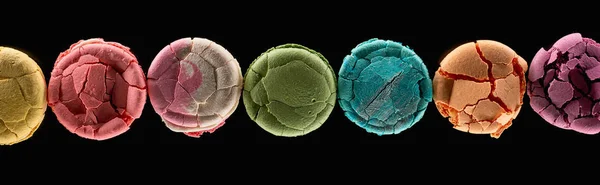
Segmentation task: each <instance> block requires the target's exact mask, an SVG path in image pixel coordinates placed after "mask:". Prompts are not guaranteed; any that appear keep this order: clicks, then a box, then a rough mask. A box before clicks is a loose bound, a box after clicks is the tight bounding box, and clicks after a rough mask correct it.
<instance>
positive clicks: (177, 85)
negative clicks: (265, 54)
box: [148, 38, 243, 137]
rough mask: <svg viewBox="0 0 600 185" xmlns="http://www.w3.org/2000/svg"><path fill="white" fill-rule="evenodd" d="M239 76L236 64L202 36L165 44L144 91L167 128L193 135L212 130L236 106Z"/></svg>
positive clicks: (151, 70)
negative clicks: (146, 89) (146, 90)
mask: <svg viewBox="0 0 600 185" xmlns="http://www.w3.org/2000/svg"><path fill="white" fill-rule="evenodd" d="M242 84H243V77H242V72H241V69H240V66H239V64H238V62H237V60H236V59H235V58H234V57H233V56H232V55H231V53H229V52H228V51H227V50H226V49H225V48H223V47H222V46H221V45H219V44H217V43H215V42H213V41H210V40H208V39H204V38H183V39H179V40H176V41H174V42H172V43H171V44H169V45H168V46H165V47H164V48H163V49H162V50H161V51H160V52H159V53H158V55H157V56H156V57H155V59H154V61H153V62H152V64H151V65H150V68H149V70H148V93H149V95H150V101H151V103H152V106H153V108H154V110H155V111H156V112H157V113H158V114H159V115H160V116H161V117H162V119H163V121H164V122H165V124H166V125H167V127H168V128H169V129H171V130H173V131H175V132H184V133H186V134H188V135H189V136H192V137H199V136H200V135H201V134H202V133H203V132H214V131H215V130H216V129H218V128H219V127H221V126H222V125H223V124H224V121H225V119H227V118H228V117H229V116H230V115H231V114H232V113H233V112H234V110H235V109H236V108H237V105H238V103H239V99H240V96H241V91H242V88H243V87H242Z"/></svg>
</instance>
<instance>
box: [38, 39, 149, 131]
mask: <svg viewBox="0 0 600 185" xmlns="http://www.w3.org/2000/svg"><path fill="white" fill-rule="evenodd" d="M145 103H146V77H145V75H144V72H143V71H142V68H141V67H140V65H139V64H138V61H137V59H136V57H135V56H134V55H133V53H131V52H130V51H129V48H127V47H125V46H123V45H121V44H119V43H116V42H105V41H104V40H103V39H99V38H97V39H89V40H81V41H79V42H77V43H75V44H73V45H71V47H70V48H69V49H68V50H66V51H65V52H62V53H60V55H59V56H58V58H57V59H56V62H55V64H54V68H53V69H52V74H51V77H50V82H49V84H48V105H49V106H50V108H52V111H53V112H54V113H55V114H56V118H57V119H58V121H59V122H60V123H61V124H62V125H63V126H64V127H65V128H66V129H67V130H69V131H70V132H72V133H75V134H77V135H78V136H80V137H83V138H87V139H93V140H106V139H110V138H113V137H116V136H118V135H120V134H123V133H124V132H125V131H127V130H129V127H130V126H131V124H132V122H133V121H134V120H135V119H137V118H139V117H140V115H141V114H142V110H143V108H144V104H145Z"/></svg>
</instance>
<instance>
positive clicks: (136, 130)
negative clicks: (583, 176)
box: [0, 14, 600, 148]
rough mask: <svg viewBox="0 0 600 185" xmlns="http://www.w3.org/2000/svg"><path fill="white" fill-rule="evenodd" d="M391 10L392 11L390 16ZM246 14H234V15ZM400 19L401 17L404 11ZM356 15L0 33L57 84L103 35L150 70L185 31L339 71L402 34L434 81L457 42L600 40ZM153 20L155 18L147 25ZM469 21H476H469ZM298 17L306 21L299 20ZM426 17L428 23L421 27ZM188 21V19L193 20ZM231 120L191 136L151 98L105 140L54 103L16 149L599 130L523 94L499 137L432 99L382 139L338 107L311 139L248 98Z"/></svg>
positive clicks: (241, 55)
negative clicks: (262, 121)
mask: <svg viewBox="0 0 600 185" xmlns="http://www.w3.org/2000/svg"><path fill="white" fill-rule="evenodd" d="M390 15H393V14H390ZM241 16H244V15H243V14H241V15H236V17H238V18H239V17H241ZM398 16H400V15H398ZM353 17H354V16H347V17H344V16H343V15H340V16H329V17H326V18H325V17H323V18H316V19H315V17H313V18H312V19H304V18H302V17H295V18H294V19H291V18H290V19H284V20H282V21H277V20H275V19H273V20H270V21H264V20H262V19H244V20H240V19H235V20H236V21H233V20H230V22H227V23H220V24H217V23H212V24H208V23H206V25H202V23H200V22H198V23H195V24H198V25H196V26H185V24H184V23H186V21H181V22H173V23H169V24H162V25H160V24H153V22H154V21H153V19H144V18H143V17H136V18H135V19H134V18H132V19H131V20H129V21H130V22H136V21H139V22H137V23H136V24H135V25H127V26H121V25H120V24H119V26H116V25H100V26H96V25H86V24H85V23H82V24H81V25H83V26H81V25H80V26H81V27H77V26H69V27H66V26H39V27H36V29H27V30H30V31H32V30H33V31H34V32H36V34H35V36H32V35H29V34H25V33H20V30H12V31H14V33H13V32H11V33H12V34H4V35H0V45H2V46H6V47H13V48H16V49H19V50H21V51H23V52H26V53H28V54H29V55H30V56H31V57H32V58H34V59H35V60H36V61H37V62H38V64H39V65H40V67H41V68H42V70H43V71H44V74H45V75H46V80H49V77H50V73H51V71H52V67H53V64H54V62H55V60H56V58H57V56H58V55H59V53H60V52H63V51H65V50H66V49H68V48H69V46H70V45H71V44H73V43H75V42H77V41H78V40H81V39H89V38H103V39H104V40H105V41H114V42H119V43H121V44H123V45H125V46H127V47H129V48H131V51H132V52H133V53H134V54H135V55H136V57H137V59H138V61H139V63H140V65H141V66H142V68H143V70H144V71H145V72H147V70H148V68H149V66H150V63H151V62H152V60H153V58H154V57H155V56H156V54H157V53H158V52H159V51H160V50H161V49H162V48H163V47H164V46H166V45H167V44H169V43H170V42H172V41H174V40H177V39H180V38H184V37H202V38H207V39H210V40H212V41H215V42H216V43H218V44H220V45H222V46H223V47H225V48H226V49H227V50H228V51H229V52H231V53H232V54H233V56H234V57H236V58H237V60H238V61H239V63H240V66H241V68H242V72H243V73H245V71H246V69H247V68H248V66H249V64H250V63H251V62H252V61H253V60H254V59H255V58H256V57H258V56H259V55H260V54H261V53H262V52H264V51H266V50H267V49H269V48H271V47H274V46H277V45H281V44H285V43H297V44H301V45H304V46H307V47H309V48H311V49H314V50H316V51H318V52H320V53H321V54H323V55H324V56H325V57H326V58H327V59H328V60H329V62H330V64H331V66H332V67H333V69H334V71H335V72H336V75H337V72H338V71H339V68H340V66H341V64H342V60H343V58H344V56H346V55H347V54H349V53H350V50H351V49H352V48H354V47H355V46H356V45H357V44H359V43H361V42H363V41H365V40H368V39H370V38H379V39H386V40H394V41H398V42H402V43H403V44H405V45H408V46H409V47H411V48H412V49H414V50H415V52H416V53H417V54H418V55H419V56H420V57H421V58H422V59H423V61H424V62H425V63H426V65H427V68H428V69H429V73H430V77H431V78H433V74H434V72H435V71H436V69H437V68H438V64H439V61H440V60H441V59H442V58H443V57H444V55H445V54H447V53H448V52H449V51H450V50H452V49H453V48H454V47H456V46H458V45H460V44H463V43H465V42H470V41H474V40H478V39H490V40H496V41H499V42H502V43H504V44H506V45H508V46H509V47H511V48H512V49H513V50H515V51H516V52H517V53H518V54H519V55H520V56H522V57H523V58H524V59H525V60H526V61H527V62H528V63H529V62H531V59H532V58H533V56H534V55H535V53H536V52H537V51H538V50H539V49H540V48H541V47H545V48H547V47H549V46H551V45H552V44H553V43H554V42H555V41H556V40H558V39H559V38H561V37H562V36H564V35H567V34H570V33H574V32H579V33H581V34H583V36H584V37H588V38H592V39H597V40H600V29H598V28H597V27H596V26H593V24H563V23H560V22H553V21H548V22H544V23H535V21H534V19H531V20H527V21H524V20H521V21H520V22H518V23H516V22H517V20H518V19H519V18H507V17H500V18H494V19H483V20H468V19H462V18H469V16H468V15H467V16H465V17H461V16H444V15H442V16H436V17H435V18H432V20H429V19H428V20H416V21H414V22H419V21H420V22H421V24H416V23H414V22H408V21H405V20H402V19H397V18H394V17H388V18H382V19H385V20H384V21H381V22H386V21H387V22H390V21H391V23H388V24H383V23H381V24H379V22H377V24H376V23H373V24H371V25H361V24H355V23H352V22H351V21H352V19H353ZM142 20H145V21H147V22H149V23H142ZM466 20H468V21H466ZM298 22H302V24H299V23H298ZM423 22H425V23H423ZM187 23H189V22H187ZM241 101H242V100H241V99H240V104H239V106H238V108H237V110H236V111H235V113H233V115H232V116H231V117H230V118H229V119H228V120H227V121H226V124H225V125H224V126H223V127H221V128H220V129H218V130H217V131H216V132H215V133H213V134H208V133H205V134H204V135H202V136H201V137H200V138H198V139H196V138H191V137H188V136H185V135H183V134H181V133H175V132H171V131H170V130H169V129H168V128H167V127H165V125H164V124H163V123H162V122H161V119H160V117H159V116H158V114H156V113H155V112H154V110H153V108H152V106H151V105H150V101H149V99H148V100H147V103H146V104H145V107H144V112H143V114H142V116H141V118H139V119H137V120H135V121H134V122H133V125H132V127H131V128H130V130H129V131H127V132H126V133H124V134H122V135H120V136H117V137H115V138H112V139H109V140H105V141H95V140H87V139H83V138H80V137H78V136H77V135H75V134H72V133H70V132H69V131H67V130H66V129H65V128H64V127H63V126H62V125H61V124H60V123H58V122H57V120H56V117H55V115H54V113H53V112H52V110H51V109H50V108H49V107H48V110H47V112H46V117H45V120H44V121H43V123H42V124H41V126H40V128H39V129H38V130H37V132H36V133H35V134H34V135H33V137H31V138H30V139H29V140H26V141H24V142H21V143H18V144H16V145H14V146H2V148H5V147H14V148H29V147H30V146H40V145H46V146H52V145H61V144H83V145H103V144H108V145H112V144H150V145H152V144H182V145H201V144H438V143H439V144H534V143H535V144H556V143H563V144H570V143H579V144H581V143H590V144H591V143H595V142H600V136H598V135H584V134H579V133H576V132H574V131H569V130H562V129H559V128H557V127H554V126H552V125H550V124H548V123H546V122H545V121H544V120H543V119H542V118H541V117H539V116H538V114H536V113H535V112H533V111H532V109H531V107H530V106H529V98H528V97H527V95H525V99H524V104H523V108H522V111H521V113H520V114H519V116H518V117H517V118H516V119H515V120H514V121H513V126H511V127H510V128H508V129H507V130H505V131H504V133H503V134H502V136H501V137H500V138H499V139H494V138H491V137H490V136H489V135H474V134H468V133H464V132H461V131H458V130H455V129H453V128H452V127H451V124H450V123H449V122H448V120H447V119H444V118H443V117H442V116H441V115H440V114H439V113H438V111H437V110H436V108H435V105H434V104H433V103H431V104H429V107H428V109H427V111H426V113H425V116H424V118H423V119H422V120H421V121H420V122H418V123H417V124H416V125H415V126H413V127H412V128H410V129H408V130H406V131H404V132H402V133H400V134H398V135H386V136H377V135H375V134H370V133H367V132H366V131H364V130H363V129H361V128H360V127H358V126H356V125H355V124H354V123H352V122H350V121H349V120H348V119H347V118H346V117H345V116H344V115H343V112H342V110H341V108H340V107H339V104H336V107H335V108H334V110H333V112H332V113H331V115H330V117H329V119H328V120H327V122H325V123H324V124H323V125H322V126H321V127H320V128H319V129H317V130H316V131H313V132H312V133H309V134H307V135H305V136H300V137H294V138H287V137H277V136H273V135H271V134H269V133H268V132H266V131H264V130H262V129H261V128H260V127H259V126H258V125H257V124H255V123H254V122H252V121H251V120H250V118H249V116H248V115H247V114H246V111H245V108H244V105H243V103H242V102H241Z"/></svg>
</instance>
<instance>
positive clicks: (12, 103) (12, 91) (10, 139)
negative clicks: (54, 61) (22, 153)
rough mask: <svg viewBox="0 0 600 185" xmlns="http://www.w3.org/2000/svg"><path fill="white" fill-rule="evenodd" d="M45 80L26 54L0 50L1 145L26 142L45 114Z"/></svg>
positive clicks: (35, 64) (11, 50)
mask: <svg viewBox="0 0 600 185" xmlns="http://www.w3.org/2000/svg"><path fill="white" fill-rule="evenodd" d="M46 107H47V103H46V80H45V77H44V74H43V73H42V70H41V69H40V67H39V66H38V65H37V63H36V62H35V61H34V60H33V59H32V58H30V57H29V56H28V55H27V54H25V53H23V52H21V51H19V50H16V49H12V48H8V47H0V145H13V144H16V143H19V142H21V141H24V140H27V139H29V138H30V137H31V136H32V135H33V133H34V132H35V131H36V130H37V128H38V127H39V126H40V124H41V123H42V120H43V119H44V115H45V112H46Z"/></svg>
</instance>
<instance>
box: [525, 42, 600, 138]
mask: <svg viewBox="0 0 600 185" xmlns="http://www.w3.org/2000/svg"><path fill="white" fill-rule="evenodd" d="M599 60H600V44H598V43H596V41H594V40H592V39H589V38H583V37H582V36H581V34H579V33H573V34H569V35H567V36H564V37H563V38H561V39H559V40H558V41H556V43H554V45H553V46H552V48H550V49H548V50H544V48H542V49H540V50H539V51H538V52H537V54H536V55H535V57H534V58H533V60H532V61H531V65H530V68H529V75H528V77H527V95H528V96H529V98H530V104H531V107H532V108H533V110H534V111H535V112H537V113H538V114H539V115H540V116H542V118H544V120H546V121H547V122H549V123H550V124H552V125H554V126H557V127H559V128H563V129H567V130H574V131H576V132H579V133H584V134H597V133H599V132H600V120H599V117H600V101H599V100H600V62H599Z"/></svg>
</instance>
